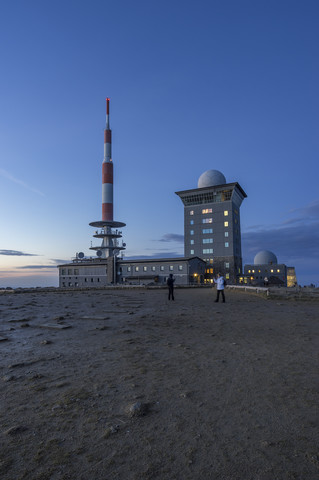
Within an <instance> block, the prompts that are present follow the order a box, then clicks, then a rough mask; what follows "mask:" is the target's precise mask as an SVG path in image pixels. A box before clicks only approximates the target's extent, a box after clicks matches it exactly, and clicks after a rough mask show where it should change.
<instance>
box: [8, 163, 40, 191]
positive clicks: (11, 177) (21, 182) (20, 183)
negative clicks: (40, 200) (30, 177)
mask: <svg viewBox="0 0 319 480" xmlns="http://www.w3.org/2000/svg"><path fill="white" fill-rule="evenodd" d="M0 175H1V176H2V177H4V178H6V179H7V180H10V181H11V182H14V183H17V184H18V185H21V187H24V188H26V189H27V190H30V192H34V193H37V194H38V195H41V196H42V197H44V196H45V195H44V193H42V192H40V190H37V189H36V188H33V187H31V186H30V185H28V184H27V183H25V182H23V181H22V180H19V179H18V178H16V177H14V176H13V175H11V173H9V172H7V171H6V170H3V168H0Z"/></svg>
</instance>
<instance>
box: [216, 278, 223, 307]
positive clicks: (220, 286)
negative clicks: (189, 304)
mask: <svg viewBox="0 0 319 480" xmlns="http://www.w3.org/2000/svg"><path fill="white" fill-rule="evenodd" d="M215 283H216V288H217V298H216V300H215V302H218V300H219V295H220V293H221V294H222V297H223V303H225V294H224V288H225V280H224V277H223V276H222V275H221V274H220V273H218V274H217V278H215Z"/></svg>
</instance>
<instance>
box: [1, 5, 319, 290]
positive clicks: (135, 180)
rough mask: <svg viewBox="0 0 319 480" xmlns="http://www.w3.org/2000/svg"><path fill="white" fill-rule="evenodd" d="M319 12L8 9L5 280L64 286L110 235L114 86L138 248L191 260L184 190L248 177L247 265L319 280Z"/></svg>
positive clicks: (119, 183)
mask: <svg viewBox="0 0 319 480" xmlns="http://www.w3.org/2000/svg"><path fill="white" fill-rule="evenodd" d="M318 18H319V3H318V2H317V1H312V0H306V1H305V0H303V1H301V0H300V1H294V0H289V1H288V0H286V1H280V0H276V1H273V0H267V1H266V0H265V1H262V0H260V1H256V0H242V1H238V0H229V1H227V0H226V1H221V0H220V1H215V0H210V1H208V0H207V1H206V0H205V1H202V0H199V1H197V2H191V1H188V0H186V1H185V0H184V1H183V2H182V1H174V0H170V1H167V0H163V1H162V2H150V1H144V0H143V1H139V0H137V1H135V2H131V1H128V0H122V1H121V2H118V1H112V2H111V1H108V0H104V1H102V0H93V1H91V2H84V1H72V0H68V1H63V2H62V1H60V0H56V1H55V2H46V1H32V0H30V1H28V2H25V1H15V0H12V2H2V4H1V6H0V41H1V46H2V47H1V51H0V66H1V76H0V204H1V209H0V228H1V229H0V286H13V287H17V286H40V285H57V279H58V276H57V268H56V265H57V264H58V263H60V262H65V261H69V260H70V259H71V257H73V256H74V255H75V253H76V252H79V251H83V252H84V253H85V254H87V255H90V254H93V255H94V252H92V251H90V250H89V247H90V245H91V240H93V244H94V245H96V241H95V239H93V237H92V234H93V233H94V232H93V230H94V229H92V227H90V226H89V222H91V221H95V220H99V219H100V217H101V164H102V158H103V128H104V124H105V97H107V96H108V97H110V98H111V105H110V108H111V128H112V130H113V145H112V149H113V162H114V168H115V182H114V184H115V191H114V208H115V214H114V219H115V220H118V221H123V222H125V223H126V224H127V227H125V229H123V237H124V241H125V242H126V244H127V251H126V255H127V256H138V255H155V256H159V255H162V256H171V255H174V256H175V255H183V241H182V235H183V205H182V203H181V201H180V199H179V198H178V197H177V196H176V195H175V193H174V192H176V191H179V190H184V189H189V188H194V187H196V186H197V180H198V177H199V176H200V175H201V173H203V172H204V171H205V170H208V169H217V170H220V171H222V172H223V174H224V175H225V177H226V180H227V181H228V182H235V181H237V182H239V183H240V185H241V186H242V188H243V189H244V190H245V191H246V193H247V195H248V197H247V198H246V199H245V200H244V202H243V204H242V207H241V223H242V240H243V242H242V243H243V260H244V263H251V262H252V261H253V258H254V255H255V254H256V253H257V252H258V251H259V250H262V249H267V250H271V251H273V252H274V253H275V254H276V256H277V257H278V261H279V262H280V263H286V264H287V265H289V266H292V265H294V266H295V267H296V271H297V276H298V280H299V282H300V283H301V284H309V283H310V282H313V283H316V284H319V253H318V251H319V249H318V245H319V220H318V215H319V189H318V176H319V166H318V150H319V148H318V143H319V142H318V110H319V109H318V106H319V105H318V103H319V102H318V84H319V78H318V77H319V75H318V73H319V65H318V63H319V61H318V54H317V52H318V43H319V38H318V36H319V34H318Z"/></svg>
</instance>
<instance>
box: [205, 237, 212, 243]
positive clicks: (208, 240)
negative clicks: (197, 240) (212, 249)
mask: <svg viewBox="0 0 319 480" xmlns="http://www.w3.org/2000/svg"><path fill="white" fill-rule="evenodd" d="M203 243H213V239H212V238H203Z"/></svg>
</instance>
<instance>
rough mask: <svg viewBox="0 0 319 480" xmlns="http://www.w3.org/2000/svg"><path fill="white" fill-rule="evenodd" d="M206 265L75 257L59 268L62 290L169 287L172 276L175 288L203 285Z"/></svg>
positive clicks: (186, 261) (188, 260) (194, 260)
mask: <svg viewBox="0 0 319 480" xmlns="http://www.w3.org/2000/svg"><path fill="white" fill-rule="evenodd" d="M205 267H206V264H205V262H204V261H203V260H202V259H201V258H197V257H192V258H183V257H181V258H161V259H149V260H147V259H137V260H120V259H117V258H116V257H114V256H113V257H109V258H107V259H105V258H83V259H81V258H78V257H77V258H75V259H74V260H73V262H72V263H67V264H64V265H60V266H59V286H60V287H61V288H96V287H104V286H109V285H112V284H123V285H148V284H153V285H166V281H167V278H168V277H169V275H170V274H172V275H173V276H174V278H175V284H176V285H197V284H202V283H204V276H205Z"/></svg>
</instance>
